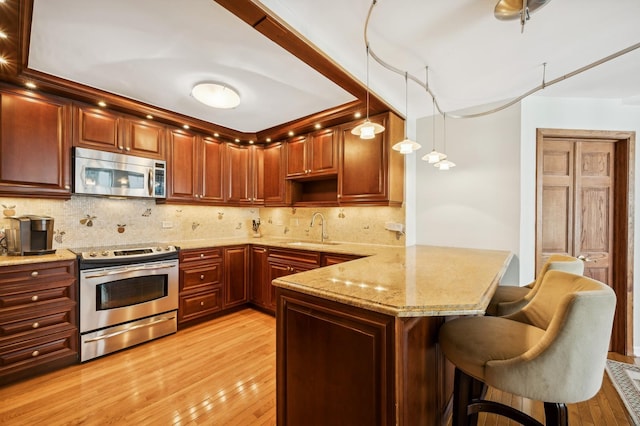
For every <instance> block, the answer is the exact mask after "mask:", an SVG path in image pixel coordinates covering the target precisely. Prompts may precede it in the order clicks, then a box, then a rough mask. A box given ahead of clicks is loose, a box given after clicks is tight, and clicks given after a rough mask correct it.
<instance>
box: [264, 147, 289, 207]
mask: <svg viewBox="0 0 640 426" xmlns="http://www.w3.org/2000/svg"><path fill="white" fill-rule="evenodd" d="M286 154H287V153H286V143H285V142H276V143H272V144H269V145H266V146H265V147H264V160H263V161H264V165H263V167H264V173H263V190H264V205H265V206H274V207H275V206H290V205H291V181H289V180H287V179H285V167H286V160H287V157H286Z"/></svg>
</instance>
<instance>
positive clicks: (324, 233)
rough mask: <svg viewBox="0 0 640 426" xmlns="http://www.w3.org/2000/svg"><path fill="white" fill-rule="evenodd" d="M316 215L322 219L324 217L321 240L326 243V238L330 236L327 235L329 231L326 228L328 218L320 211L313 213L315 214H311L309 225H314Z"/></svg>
mask: <svg viewBox="0 0 640 426" xmlns="http://www.w3.org/2000/svg"><path fill="white" fill-rule="evenodd" d="M316 216H320V219H322V223H321V225H322V235H321V236H320V242H322V243H324V240H326V239H327V238H329V236H328V235H327V231H326V230H325V224H326V222H327V220H326V219H325V218H324V215H323V214H322V213H320V212H315V213H314V214H313V216H311V224H310V225H309V227H312V226H313V222H314V221H315V220H316Z"/></svg>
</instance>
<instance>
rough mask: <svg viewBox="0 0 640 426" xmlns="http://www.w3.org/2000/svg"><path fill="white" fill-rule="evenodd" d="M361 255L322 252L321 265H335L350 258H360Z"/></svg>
mask: <svg viewBox="0 0 640 426" xmlns="http://www.w3.org/2000/svg"><path fill="white" fill-rule="evenodd" d="M361 257H363V256H357V255H354V254H342V253H340V254H338V253H322V256H321V257H320V265H321V266H330V265H337V264H339V263H343V262H348V261H350V260H355V259H360V258H361Z"/></svg>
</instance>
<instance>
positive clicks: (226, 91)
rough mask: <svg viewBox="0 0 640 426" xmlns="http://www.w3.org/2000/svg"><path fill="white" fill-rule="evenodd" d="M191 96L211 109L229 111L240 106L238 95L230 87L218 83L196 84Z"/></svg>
mask: <svg viewBox="0 0 640 426" xmlns="http://www.w3.org/2000/svg"><path fill="white" fill-rule="evenodd" d="M191 96H193V97H194V98H196V99H197V100H198V101H200V102H202V103H203V104H205V105H208V106H210V107H213V108H221V109H230V108H235V107H237V106H238V105H240V95H238V92H236V91H235V90H233V89H232V88H231V87H229V86H227V85H224V84H220V83H198V84H196V85H195V86H193V89H192V90H191Z"/></svg>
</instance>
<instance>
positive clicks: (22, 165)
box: [0, 90, 71, 198]
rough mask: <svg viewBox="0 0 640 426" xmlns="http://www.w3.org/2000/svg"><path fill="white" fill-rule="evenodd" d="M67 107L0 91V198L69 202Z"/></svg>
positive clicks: (64, 104)
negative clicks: (1, 196) (67, 199)
mask: <svg viewBox="0 0 640 426" xmlns="http://www.w3.org/2000/svg"><path fill="white" fill-rule="evenodd" d="M70 108H71V106H70V105H69V104H66V103H64V102H63V101H59V100H57V99H54V98H49V97H44V96H41V95H39V94H30V92H26V91H25V92H22V91H16V92H13V91H4V90H2V91H0V193H2V194H6V195H9V196H27V197H28V196H38V197H60V198H69V197H70V196H71V172H70V159H71V137H70V136H71V135H70V133H69V129H70V128H71V111H70Z"/></svg>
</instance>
